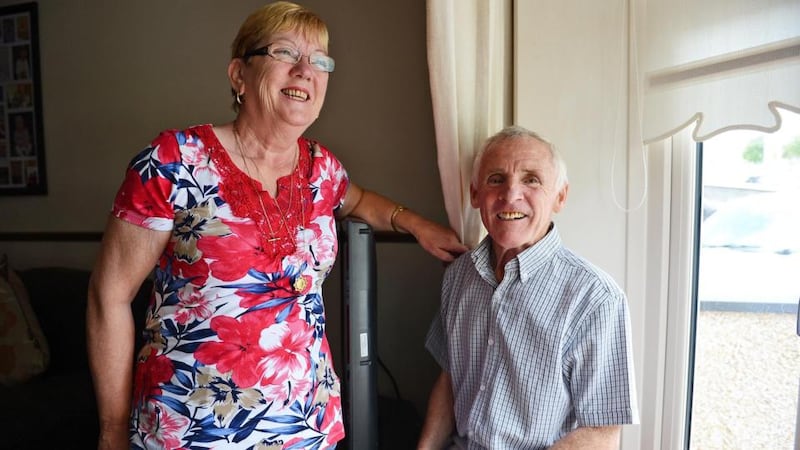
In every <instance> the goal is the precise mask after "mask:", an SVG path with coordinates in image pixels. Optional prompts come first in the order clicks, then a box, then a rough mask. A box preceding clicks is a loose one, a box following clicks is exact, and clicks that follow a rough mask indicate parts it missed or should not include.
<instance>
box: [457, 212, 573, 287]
mask: <svg viewBox="0 0 800 450" xmlns="http://www.w3.org/2000/svg"><path fill="white" fill-rule="evenodd" d="M491 248H492V238H491V236H488V235H487V236H486V237H485V238H484V239H483V240H482V241H481V243H480V244H478V246H477V247H475V249H474V250H472V252H471V255H470V256H471V257H472V263H473V264H474V265H475V267H476V268H477V269H478V272H479V273H481V274H484V272H485V271H487V270H488V272H487V273H491V274H492V277H494V267H492V264H491ZM559 248H561V235H559V234H558V229H557V228H556V225H555V223H552V222H551V224H550V230H549V231H548V232H547V234H545V235H544V237H543V238H542V239H540V240H539V242H537V243H535V244H533V245H532V246H530V247H528V248H526V249H525V250H524V251H522V253H520V254H518V255H517V256H516V257H514V259H516V261H517V264H518V265H519V278H520V281H522V282H523V283H526V282H527V281H528V279H530V277H531V276H532V275H533V274H534V273H535V272H536V270H537V269H538V268H539V267H541V266H543V265H544V264H546V263H547V262H548V261H550V260H551V259H552V258H553V256H554V255H555V254H556V252H557V251H558V249H559ZM512 263H513V260H512V261H509V262H508V263H506V268H507V269H508V268H509V267H508V264H512Z"/></svg>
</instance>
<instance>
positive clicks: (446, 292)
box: [419, 127, 638, 450]
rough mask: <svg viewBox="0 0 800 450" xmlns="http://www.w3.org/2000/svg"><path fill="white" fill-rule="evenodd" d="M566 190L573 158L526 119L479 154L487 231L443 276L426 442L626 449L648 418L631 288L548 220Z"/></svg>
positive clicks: (478, 201)
mask: <svg viewBox="0 0 800 450" xmlns="http://www.w3.org/2000/svg"><path fill="white" fill-rule="evenodd" d="M567 191H568V184H567V176H566V167H565V165H564V162H563V160H562V159H561V158H560V156H559V155H558V153H557V152H556V151H555V149H554V148H553V146H552V145H551V144H549V143H548V142H547V141H545V140H544V139H542V138H541V137H539V136H538V135H536V134H535V133H533V132H531V131H528V130H526V129H524V128H522V127H509V128H506V129H504V130H502V131H501V132H499V133H498V134H496V135H495V136H493V137H491V138H489V140H488V141H487V142H486V144H485V145H484V147H483V149H482V150H481V152H480V153H479V154H478V155H477V156H476V158H475V162H474V165H473V175H472V181H471V184H470V198H471V202H472V206H473V207H474V208H479V209H480V214H481V219H482V221H483V224H484V226H485V227H486V229H487V231H488V233H489V235H488V236H487V238H486V239H484V240H483V241H482V242H481V243H480V244H479V245H478V247H477V248H475V249H474V250H473V251H471V252H468V253H466V254H464V255H462V256H461V257H460V258H459V259H458V260H457V261H455V262H454V263H453V264H452V265H451V266H450V267H448V269H447V271H446V273H445V278H444V282H443V286H442V304H441V308H440V311H439V314H438V315H437V317H436V318H435V319H434V321H433V323H432V325H431V329H430V331H429V333H428V339H427V343H426V347H427V348H428V350H429V351H430V352H431V354H432V355H433V357H434V358H435V359H436V360H437V362H438V363H439V365H440V366H441V367H442V373H441V375H440V376H439V378H438V380H437V381H436V383H435V385H434V387H433V389H432V391H431V396H430V400H429V404H428V413H427V417H426V420H425V425H424V427H423V431H422V435H421V437H420V442H419V448H421V449H440V448H448V446H450V447H449V448H463V449H484V448H486V449H492V450H495V449H544V448H551V449H592V450H595V449H606V448H608V449H616V448H618V447H619V438H620V430H621V425H623V424H631V423H637V422H638V412H637V406H636V396H635V391H634V376H633V364H632V352H631V342H630V319H629V316H628V307H627V302H626V299H625V294H624V293H623V292H622V290H621V289H620V288H619V287H618V286H617V285H616V283H614V281H613V280H612V279H611V278H610V277H609V276H608V275H607V274H605V273H604V272H602V271H601V270H600V269H598V268H597V267H595V266H593V265H591V264H590V263H589V262H587V261H586V260H584V259H582V258H580V257H579V256H577V255H575V254H574V253H572V252H571V251H570V250H568V249H566V248H565V247H563V245H562V243H561V238H560V237H559V234H558V231H557V229H556V227H555V225H554V224H553V222H552V217H553V215H554V214H555V213H558V212H559V211H560V210H561V209H562V208H563V206H564V203H565V201H566V198H567Z"/></svg>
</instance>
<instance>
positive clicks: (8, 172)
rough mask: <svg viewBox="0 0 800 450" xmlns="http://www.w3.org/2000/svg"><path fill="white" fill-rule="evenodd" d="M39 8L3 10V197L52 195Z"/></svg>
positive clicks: (0, 36)
mask: <svg viewBox="0 0 800 450" xmlns="http://www.w3.org/2000/svg"><path fill="white" fill-rule="evenodd" d="M45 169H46V166H45V159H44V126H43V124H42V84H41V77H40V69H39V36H38V10H37V4H36V3H23V4H18V5H11V6H5V7H0V195H26V194H28V195H44V194H47V177H46V176H45V175H46V172H45Z"/></svg>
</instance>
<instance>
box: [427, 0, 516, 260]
mask: <svg viewBox="0 0 800 450" xmlns="http://www.w3.org/2000/svg"><path fill="white" fill-rule="evenodd" d="M510 3H511V1H510V0H427V21H428V30H427V32H428V37H427V45H428V71H429V76H430V84H431V97H432V101H433V116H434V122H435V129H436V146H437V154H438V162H439V174H440V177H441V182H442V192H443V194H444V202H445V208H446V209H447V217H448V220H449V221H450V226H452V227H453V229H454V230H455V231H456V232H457V233H458V234H459V236H460V237H461V239H462V241H463V242H464V243H465V244H466V245H468V246H469V247H474V246H475V245H476V244H477V243H478V242H480V240H481V239H482V238H483V236H484V235H485V230H484V229H483V226H482V224H481V220H480V216H479V214H478V212H477V211H476V210H474V209H473V208H472V207H471V205H470V199H469V182H470V177H471V173H472V159H473V155H474V154H475V152H476V151H477V150H478V149H479V148H480V145H481V144H482V143H483V141H484V140H485V139H486V138H487V137H488V136H490V135H491V134H494V133H495V132H496V131H499V130H500V129H501V128H502V127H503V126H505V125H507V124H508V117H509V116H510V114H509V111H510V106H511V95H510V85H511V83H510V81H509V80H510V79H511V70H510V68H511V65H510V64H511V58H510V53H511V51H510V49H511V32H510V23H511V22H510V14H511V6H510Z"/></svg>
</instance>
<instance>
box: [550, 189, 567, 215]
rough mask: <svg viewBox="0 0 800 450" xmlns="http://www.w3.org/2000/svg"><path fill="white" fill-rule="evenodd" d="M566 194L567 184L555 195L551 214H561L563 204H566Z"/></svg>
mask: <svg viewBox="0 0 800 450" xmlns="http://www.w3.org/2000/svg"><path fill="white" fill-rule="evenodd" d="M567 193H569V183H564V187H563V188H561V190H560V191H558V194H556V202H555V204H554V205H553V212H554V213H557V212H561V209H562V208H564V204H565V203H566V202H567Z"/></svg>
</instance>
